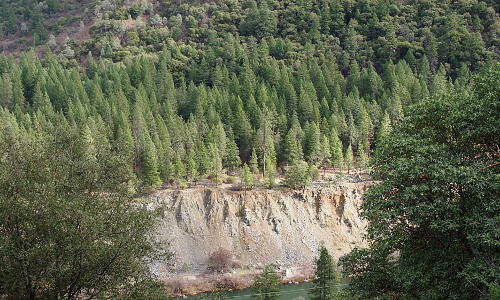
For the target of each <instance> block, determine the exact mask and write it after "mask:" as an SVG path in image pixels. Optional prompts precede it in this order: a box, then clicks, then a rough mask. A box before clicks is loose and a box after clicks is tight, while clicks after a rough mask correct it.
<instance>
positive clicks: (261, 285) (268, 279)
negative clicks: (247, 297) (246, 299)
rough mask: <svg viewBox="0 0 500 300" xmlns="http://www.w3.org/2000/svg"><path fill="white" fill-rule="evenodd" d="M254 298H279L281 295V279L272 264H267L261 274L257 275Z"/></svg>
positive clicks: (268, 299) (256, 299)
mask: <svg viewBox="0 0 500 300" xmlns="http://www.w3.org/2000/svg"><path fill="white" fill-rule="evenodd" d="M254 279H255V285H254V286H253V287H252V290H253V292H254V293H253V295H252V298H253V299H255V300H278V299H280V297H281V289H280V288H279V287H278V286H279V285H280V284H281V279H280V277H279V275H278V274H277V273H276V271H274V270H273V267H272V266H271V265H267V266H265V268H264V270H263V271H262V273H261V274H259V275H257V276H255V278H254Z"/></svg>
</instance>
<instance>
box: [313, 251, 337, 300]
mask: <svg viewBox="0 0 500 300" xmlns="http://www.w3.org/2000/svg"><path fill="white" fill-rule="evenodd" d="M319 252H320V255H319V257H318V259H317V260H316V272H315V273H314V277H315V278H314V280H313V284H312V287H311V289H310V290H309V294H310V296H311V300H329V299H332V298H333V297H334V296H335V294H336V293H337V292H338V291H339V282H340V274H339V271H337V264H336V263H335V260H334V259H333V257H332V256H331V255H330V253H328V249H326V247H325V246H324V245H321V246H320V248H319Z"/></svg>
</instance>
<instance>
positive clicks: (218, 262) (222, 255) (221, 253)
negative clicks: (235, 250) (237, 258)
mask: <svg viewBox="0 0 500 300" xmlns="http://www.w3.org/2000/svg"><path fill="white" fill-rule="evenodd" d="M208 260H209V261H210V265H209V268H211V269H213V270H214V271H217V272H224V271H227V270H229V269H231V267H232V264H233V254H232V253H231V251H229V250H228V249H226V248H223V247H219V249H217V250H216V251H215V252H213V253H212V254H210V257H209V258H208Z"/></svg>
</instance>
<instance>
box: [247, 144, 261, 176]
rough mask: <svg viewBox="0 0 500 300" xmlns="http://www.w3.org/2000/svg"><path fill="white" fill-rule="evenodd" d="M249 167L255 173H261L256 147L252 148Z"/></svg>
mask: <svg viewBox="0 0 500 300" xmlns="http://www.w3.org/2000/svg"><path fill="white" fill-rule="evenodd" d="M249 167H250V171H251V172H252V173H253V174H258V173H259V161H258V159H257V152H255V148H253V149H252V155H251V156H250V161H249Z"/></svg>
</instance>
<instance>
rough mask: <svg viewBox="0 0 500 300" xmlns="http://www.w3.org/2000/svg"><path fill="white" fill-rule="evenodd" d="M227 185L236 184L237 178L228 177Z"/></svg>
mask: <svg viewBox="0 0 500 300" xmlns="http://www.w3.org/2000/svg"><path fill="white" fill-rule="evenodd" d="M226 183H230V184H233V183H236V177H234V176H228V177H227V178H226Z"/></svg>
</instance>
